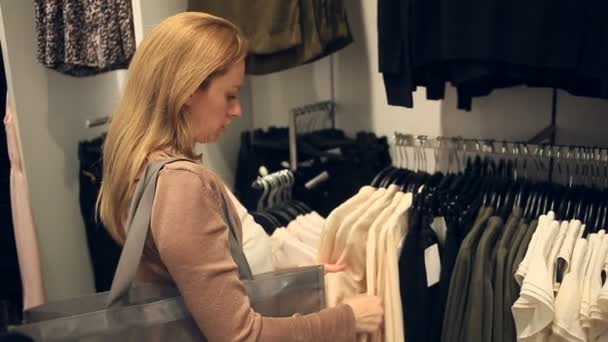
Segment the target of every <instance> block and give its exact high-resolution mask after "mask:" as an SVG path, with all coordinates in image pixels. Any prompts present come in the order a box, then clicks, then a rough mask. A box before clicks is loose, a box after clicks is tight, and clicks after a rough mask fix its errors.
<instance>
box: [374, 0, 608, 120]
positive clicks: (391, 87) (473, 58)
mask: <svg viewBox="0 0 608 342" xmlns="http://www.w3.org/2000/svg"><path fill="white" fill-rule="evenodd" d="M607 9H608V4H606V2H604V1H600V0H590V1H586V2H585V3H583V4H581V3H580V2H576V3H574V2H570V3H566V2H559V1H557V2H556V1H548V0H533V1H524V0H516V1H494V0H490V1H477V0H469V1H465V2H462V1H447V0H425V1H421V0H379V1H378V41H379V45H378V48H379V57H380V58H379V62H380V65H379V68H380V72H382V73H383V76H384V83H385V88H386V93H387V97H388V103H389V104H391V105H400V106H405V107H412V106H413V101H412V94H411V92H412V91H414V90H416V87H417V86H425V87H427V97H428V98H429V99H441V98H443V92H444V86H445V82H450V83H452V85H454V86H455V87H456V88H457V93H458V107H459V108H461V109H470V107H471V103H472V98H473V97H477V96H485V95H488V94H489V93H491V92H492V91H493V90H494V89H498V88H504V87H511V86H515V85H522V84H524V85H528V86H534V87H552V88H560V89H564V90H567V91H568V92H570V93H572V94H574V95H582V96H591V97H602V98H608V91H607V90H608V77H607V76H608V59H607V58H606V57H607V56H608V39H607V38H608V27H607V25H608V24H606V21H605V20H604V18H603V17H604V15H603V13H606V10H607Z"/></svg>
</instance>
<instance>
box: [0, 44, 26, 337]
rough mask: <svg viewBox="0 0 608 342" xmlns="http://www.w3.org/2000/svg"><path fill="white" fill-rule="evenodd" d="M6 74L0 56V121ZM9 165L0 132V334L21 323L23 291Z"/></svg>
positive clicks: (3, 133) (5, 87)
mask: <svg viewBox="0 0 608 342" xmlns="http://www.w3.org/2000/svg"><path fill="white" fill-rule="evenodd" d="M7 90H8V89H7V83H6V74H5V70H4V60H3V59H2V55H1V52H0V117H2V118H3V119H4V115H5V114H6V113H5V111H6V106H5V105H6V92H7ZM10 170H11V162H10V158H9V155H8V146H7V141H6V130H5V129H4V127H2V128H1V129H0V274H2V281H1V282H0V331H2V329H3V327H4V326H5V325H7V324H15V323H17V322H19V320H20V319H21V311H22V307H23V288H22V284H21V273H20V270H19V260H18V258H17V245H16V243H15V231H14V227H13V214H12V210H11V192H10Z"/></svg>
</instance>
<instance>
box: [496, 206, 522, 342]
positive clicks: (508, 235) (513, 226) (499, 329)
mask: <svg viewBox="0 0 608 342" xmlns="http://www.w3.org/2000/svg"><path fill="white" fill-rule="evenodd" d="M521 215H522V210H521V208H519V207H515V208H513V212H512V213H511V216H510V217H509V219H508V220H507V223H506V225H505V229H504V232H503V234H502V236H501V237H500V240H499V242H498V247H497V251H496V260H495V263H494V269H495V271H494V278H493V280H492V286H493V289H494V300H495V302H494V307H493V313H492V322H493V323H492V341H494V342H503V331H504V328H503V326H504V325H503V324H504V317H503V312H504V307H505V304H504V280H505V277H506V278H510V277H511V274H510V273H508V272H506V266H507V264H508V260H507V258H508V255H509V249H510V248H512V246H513V237H514V235H515V233H516V231H517V229H518V228H519V227H520V221H521Z"/></svg>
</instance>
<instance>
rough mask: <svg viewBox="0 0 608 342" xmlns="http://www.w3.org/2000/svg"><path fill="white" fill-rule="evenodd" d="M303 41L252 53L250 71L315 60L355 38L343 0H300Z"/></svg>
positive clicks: (264, 71)
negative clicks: (284, 47) (283, 48)
mask: <svg viewBox="0 0 608 342" xmlns="http://www.w3.org/2000/svg"><path fill="white" fill-rule="evenodd" d="M300 25H301V26H300V29H301V31H302V44H300V45H298V46H296V47H295V48H293V49H289V50H284V51H279V52H276V53H273V54H268V55H262V54H250V55H249V56H248V57H247V73H248V74H252V75H263V74H269V73H273V72H277V71H281V70H285V69H289V68H292V67H295V66H298V65H302V64H306V63H310V62H313V61H316V60H318V59H320V58H322V57H325V56H327V55H329V54H331V53H334V52H336V51H338V50H340V49H342V48H344V47H346V46H347V45H348V44H350V43H352V41H353V39H352V36H351V33H350V27H349V25H348V21H347V18H346V11H345V10H344V4H343V1H342V0H300Z"/></svg>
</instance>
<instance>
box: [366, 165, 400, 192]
mask: <svg viewBox="0 0 608 342" xmlns="http://www.w3.org/2000/svg"><path fill="white" fill-rule="evenodd" d="M393 169H395V167H394V166H392V165H391V166H387V167H385V168H384V169H382V170H380V172H378V174H377V175H376V176H375V177H374V179H373V180H372V184H371V186H373V187H374V188H379V187H380V184H381V183H382V180H383V179H384V178H385V177H386V174H388V173H389V172H390V171H391V170H393Z"/></svg>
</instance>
